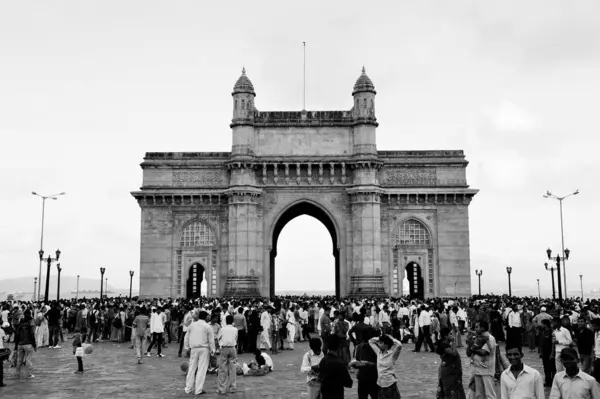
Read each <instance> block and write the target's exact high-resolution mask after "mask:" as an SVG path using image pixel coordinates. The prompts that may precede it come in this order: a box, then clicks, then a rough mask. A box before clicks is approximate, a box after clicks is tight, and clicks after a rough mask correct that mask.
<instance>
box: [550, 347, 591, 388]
mask: <svg viewBox="0 0 600 399" xmlns="http://www.w3.org/2000/svg"><path fill="white" fill-rule="evenodd" d="M556 357H557V358H560V361H561V363H562V364H563V366H564V371H560V372H557V373H556V375H555V376H554V380H553V381H552V389H551V390H550V399H580V398H581V399H584V398H585V399H600V388H599V385H598V383H597V382H596V380H595V379H594V377H592V376H591V375H588V374H586V373H584V372H583V371H581V370H579V367H578V366H577V364H578V362H579V358H578V356H577V351H576V350H575V349H573V348H565V349H563V350H562V351H561V352H560V354H559V352H556Z"/></svg>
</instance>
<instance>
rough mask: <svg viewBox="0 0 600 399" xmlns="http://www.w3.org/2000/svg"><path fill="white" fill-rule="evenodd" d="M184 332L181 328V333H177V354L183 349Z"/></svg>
mask: <svg viewBox="0 0 600 399" xmlns="http://www.w3.org/2000/svg"><path fill="white" fill-rule="evenodd" d="M185 334H186V332H185V331H183V330H181V334H180V335H179V354H180V355H181V352H182V351H183V341H184V340H185Z"/></svg>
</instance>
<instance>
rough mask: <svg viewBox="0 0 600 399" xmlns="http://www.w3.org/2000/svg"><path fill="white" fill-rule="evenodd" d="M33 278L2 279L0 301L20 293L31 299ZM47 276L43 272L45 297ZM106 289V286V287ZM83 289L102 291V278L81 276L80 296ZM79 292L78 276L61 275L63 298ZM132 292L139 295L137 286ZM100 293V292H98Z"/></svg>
mask: <svg viewBox="0 0 600 399" xmlns="http://www.w3.org/2000/svg"><path fill="white" fill-rule="evenodd" d="M33 279H34V277H33V276H32V277H17V278H8V279H0V301H2V300H5V299H6V297H7V296H8V295H9V294H13V295H14V294H19V296H22V297H23V298H24V299H31V297H32V294H33ZM56 283H57V281H56V276H51V277H50V287H49V296H50V299H56ZM45 284H46V276H45V275H43V274H42V287H41V290H40V294H41V296H42V298H43V297H44V292H45V289H46V285H45ZM104 289H106V287H104ZM108 290H109V291H112V293H113V295H115V296H118V295H119V294H121V295H129V289H124V288H117V287H114V286H113V285H111V284H110V280H109V283H108ZM82 291H95V292H99V291H100V278H98V279H91V278H83V277H81V278H79V292H80V295H79V296H80V297H82V296H83V293H82ZM76 292H77V277H74V276H61V277H60V297H61V298H74V297H75V295H76ZM132 294H133V295H134V296H135V295H137V288H136V287H135V286H134V287H133V290H132ZM96 295H99V294H96Z"/></svg>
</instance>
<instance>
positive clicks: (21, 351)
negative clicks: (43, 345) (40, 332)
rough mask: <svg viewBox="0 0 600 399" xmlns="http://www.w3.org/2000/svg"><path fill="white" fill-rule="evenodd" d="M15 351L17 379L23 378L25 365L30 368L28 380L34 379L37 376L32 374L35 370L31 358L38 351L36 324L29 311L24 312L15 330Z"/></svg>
mask: <svg viewBox="0 0 600 399" xmlns="http://www.w3.org/2000/svg"><path fill="white" fill-rule="evenodd" d="M15 351H17V378H21V367H22V366H23V365H25V367H27V368H28V374H29V375H28V377H27V378H34V377H35V376H34V375H33V374H32V373H31V372H32V370H33V365H32V364H31V357H32V356H33V352H35V351H37V344H36V342H35V324H34V323H33V319H32V317H31V310H29V309H27V310H26V311H25V312H24V314H23V319H22V320H21V322H20V323H19V324H18V325H17V328H16V329H15Z"/></svg>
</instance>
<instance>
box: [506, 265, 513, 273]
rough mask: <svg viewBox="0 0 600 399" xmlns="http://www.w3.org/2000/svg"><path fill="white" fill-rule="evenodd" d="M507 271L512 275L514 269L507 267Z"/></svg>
mask: <svg viewBox="0 0 600 399" xmlns="http://www.w3.org/2000/svg"><path fill="white" fill-rule="evenodd" d="M506 271H507V272H508V274H511V273H512V267H510V266H506Z"/></svg>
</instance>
